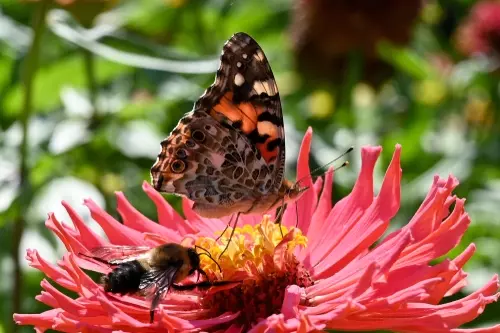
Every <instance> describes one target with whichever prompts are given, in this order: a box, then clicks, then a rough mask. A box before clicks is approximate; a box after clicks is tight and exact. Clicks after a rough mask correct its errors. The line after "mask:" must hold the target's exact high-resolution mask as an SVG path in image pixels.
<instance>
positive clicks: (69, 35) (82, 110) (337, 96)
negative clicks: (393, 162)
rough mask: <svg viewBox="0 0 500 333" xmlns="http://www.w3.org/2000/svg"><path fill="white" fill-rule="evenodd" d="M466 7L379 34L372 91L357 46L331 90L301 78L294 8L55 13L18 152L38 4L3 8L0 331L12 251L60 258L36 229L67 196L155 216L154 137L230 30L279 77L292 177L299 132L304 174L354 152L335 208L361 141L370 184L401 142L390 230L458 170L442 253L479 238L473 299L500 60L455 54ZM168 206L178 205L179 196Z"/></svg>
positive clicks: (490, 208)
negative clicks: (261, 53) (307, 152)
mask: <svg viewBox="0 0 500 333" xmlns="http://www.w3.org/2000/svg"><path fill="white" fill-rule="evenodd" d="M297 1H298V0H297ZM353 3H354V5H353V6H356V5H355V3H362V1H356V2H353ZM474 3H475V2H474V1H472V0H460V1H452V2H450V1H444V0H440V1H436V0H432V1H427V2H426V5H425V6H424V7H423V8H422V9H421V11H420V14H419V16H418V17H417V18H416V23H415V24H414V25H412V26H411V29H412V30H411V31H412V33H411V39H410V41H409V43H408V44H406V45H401V44H400V43H399V44H393V43H391V41H390V40H387V41H384V40H380V41H379V42H378V43H377V47H376V56H375V57H376V59H377V61H380V62H381V63H383V64H384V66H385V67H388V68H390V69H391V72H390V76H389V77H388V78H386V79H385V80H384V82H383V83H382V84H377V85H375V87H374V86H372V85H371V84H370V83H369V82H363V81H361V78H363V77H365V75H363V74H364V73H366V71H368V70H369V69H370V67H369V66H368V65H367V64H368V63H367V61H366V60H367V58H366V56H365V55H363V54H361V53H359V52H356V50H353V52H350V53H347V54H345V55H344V56H345V59H346V60H347V61H346V62H345V64H346V66H345V67H343V68H342V72H341V73H339V75H343V76H342V77H343V79H342V80H341V83H340V84H328V82H324V81H322V83H321V84H316V83H317V82H314V79H311V78H307V77H305V76H302V73H301V72H300V71H299V70H296V68H297V67H296V66H295V58H294V53H293V49H294V48H293V43H292V42H291V40H292V38H291V37H290V25H293V24H297V23H293V22H292V20H291V16H292V11H293V8H294V3H293V1H290V0H289V1H285V0H279V1H273V2H270V3H268V4H267V5H266V6H262V3H261V2H260V1H256V0H250V1H225V0H210V1H201V0H164V1H156V0H143V1H140V2H139V1H122V2H119V3H115V2H112V5H113V6H114V7H113V8H111V9H110V10H109V11H108V12H106V13H104V14H102V15H101V16H98V17H97V18H96V19H95V20H94V21H93V23H89V20H90V19H91V18H93V17H94V16H95V13H94V12H92V14H88V15H87V16H85V15H84V16H83V17H80V18H78V17H77V18H76V19H71V18H70V17H69V16H68V15H67V14H65V13H64V12H61V9H58V8H56V7H57V6H56V5H57V3H55V4H54V8H52V9H51V10H50V11H49V12H48V15H47V21H46V24H47V29H46V30H45V31H43V32H42V35H41V36H40V37H41V47H40V52H39V54H38V57H39V61H38V71H37V73H36V77H35V79H34V82H33V84H34V86H33V87H34V90H33V112H32V116H31V118H30V119H29V122H28V123H27V125H28V126H27V128H28V132H27V133H28V141H27V151H26V152H25V153H23V151H22V149H21V148H20V147H21V146H22V145H21V143H22V137H23V127H22V121H21V119H22V116H23V112H24V111H23V94H24V93H23V88H22V87H23V83H22V76H21V69H22V67H23V64H24V63H25V61H26V56H27V53H28V50H29V47H30V45H31V42H32V38H33V36H34V33H33V30H32V29H31V19H32V17H33V16H34V14H35V13H34V12H35V11H36V10H37V8H38V6H39V3H38V2H17V1H12V0H0V171H1V172H0V228H1V230H0V242H1V244H2V246H0V272H1V273H2V276H3V277H4V278H3V279H2V281H1V282H0V299H1V300H2V301H3V300H5V301H3V304H4V306H2V307H1V310H0V332H11V331H12V327H11V325H12V311H13V309H12V297H13V296H12V285H13V279H14V278H15V277H14V260H13V257H12V252H11V251H12V250H11V249H12V247H19V249H18V250H19V251H18V254H19V256H20V257H21V258H23V257H24V253H25V250H26V248H27V247H34V248H38V249H39V250H40V252H41V253H42V255H44V256H45V257H46V258H47V259H48V260H50V261H52V262H55V261H56V260H57V258H58V257H59V256H60V254H61V253H62V251H63V249H62V248H61V244H59V242H57V241H56V240H55V238H54V236H53V235H51V234H50V233H49V232H48V231H47V229H46V228H45V226H44V223H43V222H44V219H45V217H46V214H47V213H48V212H49V211H55V212H56V215H57V216H59V217H60V218H61V219H63V220H65V221H66V222H68V219H67V216H66V215H64V212H63V211H62V210H61V207H60V205H59V202H60V201H61V200H67V201H69V202H70V203H71V204H72V205H73V206H74V207H75V208H78V209H79V212H81V214H82V215H83V216H84V217H85V218H86V219H87V220H89V218H88V213H87V212H86V211H85V209H84V208H83V207H82V205H81V203H82V201H83V199H84V198H86V197H92V198H93V199H94V200H95V201H96V202H97V203H99V204H100V205H103V206H105V207H106V209H107V210H108V211H109V212H110V214H112V215H113V216H115V217H116V218H118V219H119V218H120V217H119V216H118V215H117V213H116V212H115V210H114V207H115V198H114V192H115V191H123V192H124V193H125V194H126V196H127V198H128V199H129V200H130V201H131V202H132V203H133V205H134V206H135V207H138V208H139V209H140V210H141V211H142V212H143V213H144V214H145V215H147V216H150V217H152V218H154V217H155V215H156V212H155V208H154V205H153V204H152V203H151V202H150V201H149V200H148V199H147V197H146V195H145V194H144V193H143V192H142V190H141V184H142V182H143V181H144V180H148V179H149V168H150V167H151V165H152V164H153V162H154V160H155V158H156V154H157V153H158V151H159V149H160V145H159V143H160V141H161V139H162V138H164V137H165V136H166V135H167V133H169V131H170V130H171V129H172V128H173V127H174V126H175V124H176V123H177V121H178V120H179V118H180V117H181V116H182V115H183V114H184V113H186V112H188V111H189V110H190V109H191V107H192V105H193V102H194V101H195V100H196V98H197V97H198V96H199V95H200V94H201V93H202V92H203V91H204V89H205V88H206V87H208V85H210V84H211V83H212V81H213V77H214V72H215V69H216V60H217V58H218V54H219V52H220V49H221V47H222V45H223V43H224V42H225V40H226V39H227V38H229V37H230V36H231V35H232V34H233V33H235V32H238V31H245V32H247V33H249V34H250V35H252V36H253V37H254V38H255V39H256V40H257V41H258V42H259V43H260V44H261V46H262V47H263V48H264V50H265V52H266V55H267V56H268V58H269V60H270V63H271V65H272V68H273V71H274V73H275V76H276V78H277V81H278V86H279V87H280V92H281V96H282V102H283V108H284V113H285V117H286V119H285V123H286V133H287V173H288V174H289V177H293V173H294V171H293V170H294V167H295V165H294V160H295V158H296V155H297V151H298V145H299V143H300V140H301V137H302V135H303V133H304V131H305V130H306V129H307V127H308V126H312V127H313V129H314V139H313V141H314V143H313V150H312V158H311V164H312V165H311V166H312V167H315V166H318V165H321V164H323V163H326V162H328V161H329V160H331V159H332V158H334V157H336V156H338V154H339V153H340V152H342V151H343V150H344V149H345V148H347V147H349V146H351V145H352V146H354V147H355V152H354V153H352V154H351V155H350V156H349V160H350V161H351V167H349V168H344V169H342V170H340V171H338V172H337V173H336V179H335V190H334V193H335V195H336V198H337V199H338V198H341V197H343V196H344V195H346V194H347V193H348V192H349V190H350V188H351V187H352V184H353V181H354V180H355V177H356V174H357V171H358V169H359V147H360V146H362V145H365V144H371V145H376V144H380V145H382V146H383V147H384V151H383V153H382V161H380V162H379V164H378V167H379V169H378V170H377V179H376V184H380V182H381V179H382V177H383V170H384V168H385V166H386V165H387V164H388V162H389V161H390V158H391V156H392V151H393V147H394V145H395V144H396V143H401V144H402V145H403V155H402V167H403V189H402V200H403V202H402V207H401V210H400V212H399V214H398V215H397V217H396V218H395V219H394V221H393V223H392V226H391V228H396V227H398V226H400V225H402V224H404V223H406V222H407V221H408V220H409V219H410V218H411V216H412V214H413V213H414V212H415V211H416V209H417V208H418V205H419V204H420V203H421V202H422V199H423V197H424V196H425V194H426V191H427V189H428V188H429V187H430V185H431V183H432V177H433V176H434V175H435V174H439V175H441V176H442V177H446V176H447V175H448V174H449V173H453V174H454V175H455V176H457V177H458V178H459V179H460V181H461V184H460V186H459V187H458V189H457V194H458V195H459V196H461V197H466V198H467V199H468V201H467V206H466V207H467V209H468V211H469V212H470V215H471V216H472V221H473V222H472V224H471V226H470V228H469V230H468V232H467V234H466V235H465V237H464V239H463V241H462V243H461V245H460V246H459V247H458V248H457V249H456V250H454V251H453V252H452V253H451V254H450V255H451V256H455V255H456V254H458V253H459V251H461V250H463V249H464V248H465V246H466V245H467V244H469V243H470V242H475V243H476V245H477V251H476V254H475V256H474V257H473V259H472V261H471V262H470V263H469V264H468V265H467V267H466V269H467V270H468V271H469V272H470V275H469V286H468V287H467V288H465V289H464V291H463V293H460V295H458V296H463V295H464V294H466V293H469V292H470V291H471V290H474V289H477V288H478V287H479V286H480V285H482V283H484V282H485V281H486V280H487V279H488V278H489V277H491V276H492V275H493V274H494V272H499V271H500V261H498V260H496V258H497V257H496V256H497V255H498V253H500V228H499V227H498V226H499V225H500V218H499V214H498V212H497V209H498V207H500V168H499V167H498V165H499V163H500V130H499V129H500V126H499V125H500V114H499V111H500V95H499V76H498V75H499V74H498V59H494V58H492V57H491V56H490V55H485V54H482V55H481V54H480V55H474V56H465V55H461V54H460V52H459V51H458V50H457V47H456V43H455V40H456V39H457V38H460V37H459V36H458V37H457V35H456V34H457V30H458V27H459V26H460V24H461V22H463V21H464V20H465V18H466V17H467V16H468V15H469V12H470V9H471V6H473V5H474ZM81 5H82V6H83V7H84V6H85V2H83V3H82V4H81ZM103 7H106V8H108V7H112V6H111V5H110V6H104V5H103ZM99 8H100V9H99V11H100V10H101V9H102V8H101V7H99ZM89 15H90V16H89ZM89 17H90V18H89ZM79 19H80V21H79ZM499 20H500V18H499ZM78 22H82V24H84V25H85V26H86V27H88V28H89V30H86V29H84V28H83V27H82V26H81V25H80V24H79V23H78ZM373 28H374V29H375V28H376V27H373ZM395 28H397V27H395ZM323 33H324V34H325V35H326V34H328V31H323ZM499 33H500V32H499ZM347 36H349V35H347ZM329 42H334V41H331V40H330V41H329ZM365 65H367V66H365ZM193 68H194V69H195V70H193ZM167 69H168V70H167ZM196 69H197V70H196ZM183 73H184V74H183ZM21 161H24V162H25V163H26V165H27V167H28V168H27V174H26V175H25V176H26V177H27V182H28V183H29V187H28V188H29V193H21V189H20V187H19V184H20V181H21V179H20V175H19V165H20V163H21ZM23 200H24V201H23ZM169 200H171V202H172V203H173V204H174V205H175V206H176V207H179V201H178V199H176V198H173V197H169ZM21 208H22V209H21ZM20 209H21V215H19V211H20ZM19 218H21V220H22V221H24V224H25V229H24V234H23V237H22V240H21V243H20V244H13V242H15V240H13V237H12V232H13V229H14V223H15V221H18V220H19ZM22 268H23V272H24V274H23V275H22V281H21V285H22V287H23V288H22V294H21V295H20V301H21V303H20V306H21V309H22V310H21V312H23V313H36V312H40V311H43V310H44V309H45V308H44V305H43V304H41V303H39V302H37V301H36V300H35V295H37V294H38V293H39V292H40V286H39V283H40V280H41V278H42V276H41V275H40V274H39V273H38V272H36V271H34V270H32V269H30V268H28V267H27V265H25V264H24V263H23V266H22ZM498 313H500V304H498V303H497V304H492V305H490V306H488V307H487V308H486V311H485V313H484V314H483V315H482V316H481V317H480V318H479V319H478V320H476V321H474V322H473V323H471V324H469V326H474V327H475V326H481V325H485V324H486V323H490V324H491V323H495V322H496V323H498V322H500V318H499V316H498ZM19 331H23V332H30V331H32V329H31V328H26V327H23V328H19Z"/></svg>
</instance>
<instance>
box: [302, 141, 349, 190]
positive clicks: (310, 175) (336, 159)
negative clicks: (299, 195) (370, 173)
mask: <svg viewBox="0 0 500 333" xmlns="http://www.w3.org/2000/svg"><path fill="white" fill-rule="evenodd" d="M353 150H354V147H349V148H348V149H347V150H346V151H345V152H343V153H342V154H340V155H339V156H337V157H336V158H334V159H333V160H331V161H330V162H328V163H325V164H323V165H322V166H319V167H317V168H316V169H314V170H313V171H311V173H309V174H308V175H307V176H304V177H302V178H300V179H299V180H297V182H296V184H298V183H300V182H301V181H303V180H304V179H306V178H308V177H312V176H314V175H315V174H316V172H318V171H321V170H323V169H324V168H326V167H327V166H329V165H330V164H332V163H334V162H336V161H338V160H339V159H340V158H342V157H344V156H345V155H347V154H349V153H350V152H351V151H353ZM347 165H349V162H348V161H345V162H344V163H342V165H341V166H340V167H338V168H336V169H334V171H336V170H338V169H341V168H343V167H345V166H347Z"/></svg>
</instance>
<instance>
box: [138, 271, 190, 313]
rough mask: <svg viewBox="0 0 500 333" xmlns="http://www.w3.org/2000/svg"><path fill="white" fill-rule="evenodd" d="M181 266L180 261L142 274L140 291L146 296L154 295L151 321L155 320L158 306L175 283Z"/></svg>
mask: <svg viewBox="0 0 500 333" xmlns="http://www.w3.org/2000/svg"><path fill="white" fill-rule="evenodd" d="M181 266H182V262H179V264H172V265H171V266H169V267H167V268H166V269H162V270H154V271H150V272H147V273H146V274H144V275H143V276H142V278H141V283H140V284H139V291H140V292H141V293H142V294H143V295H145V296H146V297H151V296H152V297H153V299H152V301H151V308H150V319H151V322H153V318H154V311H155V309H156V307H157V306H158V304H159V303H160V301H161V300H162V299H163V297H164V296H165V295H166V294H167V293H168V291H169V290H170V287H171V286H172V285H173V284H174V281H175V276H176V275H177V272H178V271H179V269H180V268H181Z"/></svg>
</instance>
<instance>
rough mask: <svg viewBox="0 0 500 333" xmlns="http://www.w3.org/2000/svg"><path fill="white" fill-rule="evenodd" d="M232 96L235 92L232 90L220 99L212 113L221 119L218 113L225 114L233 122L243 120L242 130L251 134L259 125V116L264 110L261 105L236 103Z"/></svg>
mask: <svg viewBox="0 0 500 333" xmlns="http://www.w3.org/2000/svg"><path fill="white" fill-rule="evenodd" d="M232 98H233V93H232V92H230V91H229V92H227V93H226V94H225V95H224V96H223V97H222V98H221V99H220V101H219V104H217V105H215V106H214V107H213V109H212V112H211V113H210V114H211V116H212V117H214V118H215V119H217V120H219V121H221V120H222V119H220V118H221V117H220V115H218V114H217V113H219V114H222V115H224V116H225V117H227V118H228V119H229V120H231V121H232V122H235V121H241V123H242V127H241V130H242V131H243V132H244V133H246V134H249V133H250V132H252V131H253V130H254V129H255V128H256V127H257V117H258V115H259V114H260V113H262V112H263V110H262V108H260V107H256V106H254V105H252V104H251V103H240V104H234V103H233V102H232ZM214 111H215V112H214ZM216 112H217V113H216Z"/></svg>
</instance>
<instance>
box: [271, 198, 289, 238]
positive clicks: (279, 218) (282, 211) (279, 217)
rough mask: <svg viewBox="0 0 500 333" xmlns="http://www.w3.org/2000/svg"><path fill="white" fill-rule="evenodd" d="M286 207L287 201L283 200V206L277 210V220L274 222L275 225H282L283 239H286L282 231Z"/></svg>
mask: <svg viewBox="0 0 500 333" xmlns="http://www.w3.org/2000/svg"><path fill="white" fill-rule="evenodd" d="M286 207H287V204H286V203H285V200H283V201H282V203H281V206H279V207H278V208H276V219H275V220H274V223H278V224H279V225H280V232H281V238H283V237H284V235H283V229H281V221H282V220H283V214H285V209H286Z"/></svg>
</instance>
